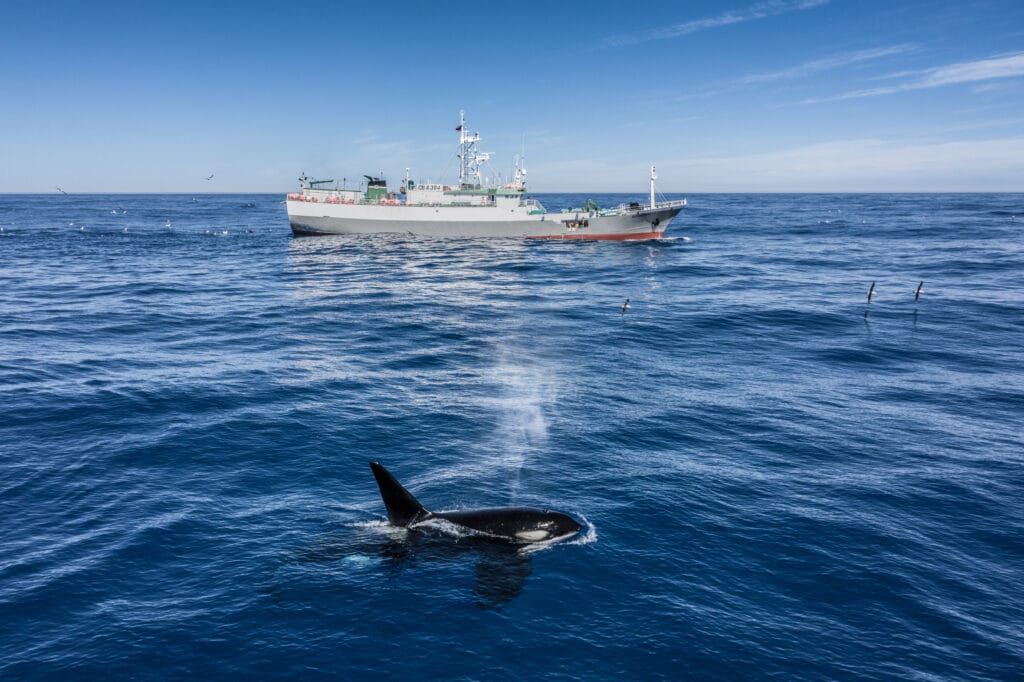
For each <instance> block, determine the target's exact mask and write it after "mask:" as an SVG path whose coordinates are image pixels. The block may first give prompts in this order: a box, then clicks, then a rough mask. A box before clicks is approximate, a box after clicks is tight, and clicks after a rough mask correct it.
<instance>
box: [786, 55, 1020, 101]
mask: <svg viewBox="0 0 1024 682" xmlns="http://www.w3.org/2000/svg"><path fill="white" fill-rule="evenodd" d="M1016 76H1024V52H1016V53H1014V54H1008V55H1001V56H996V57H989V58H988V59H979V60H977V61H973V62H962V63H960V64H949V65H947V66H939V67H936V68H934V69H925V70H923V71H913V72H912V71H904V72H901V73H899V74H891V75H890V76H889V78H909V80H905V81H904V82H902V83H897V84H896V85H886V86H882V87H879V88H866V89H863V90H852V91H850V92H845V93H843V94H841V95H836V96H834V97H822V98H816V99H808V100H804V102H803V103H804V104H817V103H819V102H834V101H839V100H847V99H859V98H862V97H879V96H881V95H892V94H894V93H897V92H907V91H909V90H924V89H926V88H938V87H942V86H945V85H956V84H958V83H977V82H980V81H989V80H994V79H997V78H1012V77H1016Z"/></svg>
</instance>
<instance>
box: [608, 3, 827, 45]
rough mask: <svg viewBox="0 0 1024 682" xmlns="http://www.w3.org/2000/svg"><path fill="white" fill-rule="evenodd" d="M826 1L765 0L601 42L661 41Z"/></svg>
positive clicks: (812, 6)
mask: <svg viewBox="0 0 1024 682" xmlns="http://www.w3.org/2000/svg"><path fill="white" fill-rule="evenodd" d="M829 2H830V0H765V1H764V2H759V3H757V4H755V5H752V6H750V7H747V8H746V9H738V10H729V11H727V12H723V13H721V14H717V15H715V16H712V17H705V18H704V19H693V20H691V21H684V22H682V23H679V24H673V25H672V26H669V27H667V28H657V29H651V30H649V31H643V32H640V33H632V34H625V35H618V36H612V37H610V38H606V39H605V41H604V42H605V44H606V45H608V46H610V47H621V46H623V45H634V44H636V43H644V42H647V41H650V40H665V39H668V38H679V37H680V36H685V35H689V34H691V33H697V32H699V31H707V30H709V29H714V28H720V27H722V26H730V25H732V24H740V23H743V22H747V21H755V20H757V19H765V18H767V17H773V16H776V15H779V14H786V13H789V12H795V11H799V10H805V9H812V8H814V7H820V6H821V5H825V4H828V3H829Z"/></svg>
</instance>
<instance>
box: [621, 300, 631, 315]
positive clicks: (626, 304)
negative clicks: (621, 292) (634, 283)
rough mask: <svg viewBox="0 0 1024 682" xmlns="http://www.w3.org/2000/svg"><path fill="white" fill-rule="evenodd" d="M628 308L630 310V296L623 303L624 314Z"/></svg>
mask: <svg viewBox="0 0 1024 682" xmlns="http://www.w3.org/2000/svg"><path fill="white" fill-rule="evenodd" d="M627 310H629V299H628V298H627V299H626V302H625V303H623V304H622V314H623V315H625V314H626V311H627Z"/></svg>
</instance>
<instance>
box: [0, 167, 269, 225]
mask: <svg viewBox="0 0 1024 682" xmlns="http://www.w3.org/2000/svg"><path fill="white" fill-rule="evenodd" d="M213 176H214V173H210V174H209V175H207V176H206V177H205V178H203V179H204V180H206V181H207V182H210V181H212V180H213ZM55 189H56V190H57V191H58V192H60V193H61V194H63V195H64V196H68V193H67V192H66V191H65V190H64V188H62V187H61V186H60V185H57V186H56V187H55ZM198 201H199V200H198V199H196V198H195V197H192V202H193V203H198ZM247 206H248V207H252V206H254V204H247ZM110 213H111V214H112V215H125V214H127V213H128V209H126V208H122V209H121V210H120V211H118V210H117V209H116V208H115V209H111V211H110ZM68 227H75V223H74V221H72V222H70V223H68ZM164 227H165V228H167V229H168V230H169V229H171V221H170V219H168V220H167V221H166V222H165V223H164ZM3 231H4V228H3V227H2V226H0V232H3ZM78 231H79V232H85V231H86V230H85V225H78ZM121 232H128V228H127V227H124V228H122V229H121ZM247 233H248V234H253V230H251V229H249V230H247ZM205 234H212V235H226V234H228V231H227V230H206V232H205Z"/></svg>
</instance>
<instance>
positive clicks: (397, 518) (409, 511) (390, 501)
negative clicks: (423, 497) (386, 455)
mask: <svg viewBox="0 0 1024 682" xmlns="http://www.w3.org/2000/svg"><path fill="white" fill-rule="evenodd" d="M370 468H371V469H373V477H374V478H376V479H377V487H379V488H380V496H381V499H383V500H384V506H385V507H387V509H388V520H389V521H391V524H392V525H394V526H408V525H409V524H410V523H415V522H417V521H421V520H423V519H425V518H426V517H428V516H429V515H430V512H428V511H427V510H426V509H424V508H423V505H422V504H420V503H419V501H418V500H417V499H416V498H415V497H414V496H413V494H412V493H411V492H409V491H408V490H406V489H405V488H403V487H402V484H401V483H399V482H398V479H396V478H395V477H394V476H393V475H392V474H391V472H390V471H388V470H387V469H385V468H384V467H383V466H382V465H381V463H380V462H370Z"/></svg>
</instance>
